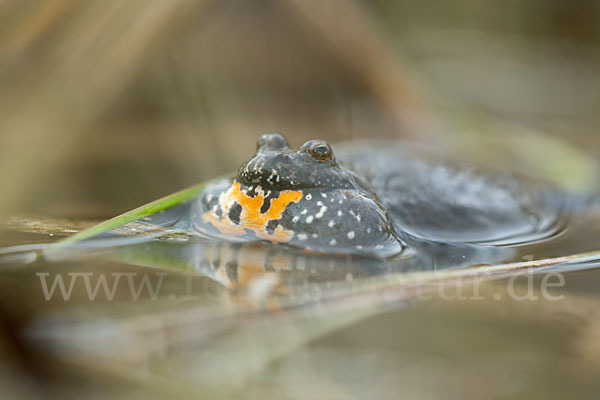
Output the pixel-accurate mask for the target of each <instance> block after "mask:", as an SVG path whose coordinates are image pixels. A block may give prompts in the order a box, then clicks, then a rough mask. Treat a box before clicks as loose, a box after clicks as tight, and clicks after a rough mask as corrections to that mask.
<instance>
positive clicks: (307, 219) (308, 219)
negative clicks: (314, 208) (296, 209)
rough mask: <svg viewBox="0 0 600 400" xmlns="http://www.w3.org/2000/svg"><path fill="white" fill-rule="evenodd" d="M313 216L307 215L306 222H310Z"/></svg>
mask: <svg viewBox="0 0 600 400" xmlns="http://www.w3.org/2000/svg"><path fill="white" fill-rule="evenodd" d="M313 219H314V217H313V216H312V215H309V216H308V217H306V223H307V224H310V223H311V222H313Z"/></svg>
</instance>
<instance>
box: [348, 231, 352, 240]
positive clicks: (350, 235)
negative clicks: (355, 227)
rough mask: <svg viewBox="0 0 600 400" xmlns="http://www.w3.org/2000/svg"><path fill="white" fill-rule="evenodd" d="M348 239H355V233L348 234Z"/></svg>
mask: <svg viewBox="0 0 600 400" xmlns="http://www.w3.org/2000/svg"><path fill="white" fill-rule="evenodd" d="M347 236H348V239H354V231H350V232H348V235H347Z"/></svg>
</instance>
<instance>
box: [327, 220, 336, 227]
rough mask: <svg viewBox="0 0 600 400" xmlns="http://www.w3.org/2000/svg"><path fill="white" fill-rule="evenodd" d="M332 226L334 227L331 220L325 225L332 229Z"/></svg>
mask: <svg viewBox="0 0 600 400" xmlns="http://www.w3.org/2000/svg"><path fill="white" fill-rule="evenodd" d="M334 225H335V222H334V221H333V220H330V221H329V223H328V224H327V226H328V227H330V228H333V226H334Z"/></svg>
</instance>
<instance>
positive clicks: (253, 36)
mask: <svg viewBox="0 0 600 400" xmlns="http://www.w3.org/2000/svg"><path fill="white" fill-rule="evenodd" d="M599 21H600V6H599V3H598V2H595V1H587V0H576V1H569V2H565V1H560V0H552V1H550V0H510V1H503V2H501V3H498V2H496V1H492V0H460V1H453V2H436V1H422V2H412V1H383V0H376V1H342V0H337V1H315V0H290V1H276V0H258V1H251V2H250V1H241V0H220V1H208V0H199V1H191V0H169V1H163V0H103V1H85V2H83V1H77V0H54V1H51V2H38V1H22V0H4V1H2V2H1V3H0V182H1V185H2V188H3V190H2V193H3V195H2V196H1V197H0V213H1V214H4V215H6V214H15V213H19V214H24V213H25V214H38V215H45V216H54V217H71V218H99V219H101V218H105V217H108V216H111V215H114V214H117V213H120V212H124V211H126V210H128V209H131V208H133V207H135V206H138V205H140V204H143V203H146V202H148V201H151V200H153V199H155V198H157V197H159V196H162V195H165V194H168V193H171V192H173V191H175V190H178V189H180V188H182V187H185V186H189V185H191V184H194V183H196V182H199V181H202V180H205V179H208V178H211V177H214V176H216V175H218V174H222V173H224V172H227V171H231V170H234V169H235V168H236V167H237V166H238V164H239V163H240V162H241V161H243V160H244V159H245V158H247V157H249V156H250V155H251V153H252V152H253V149H254V143H255V140H256V139H257V137H258V136H259V135H260V134H261V133H264V132H272V131H279V132H283V133H284V134H286V135H287V136H288V138H289V139H290V141H291V142H292V145H294V146H298V145H300V144H301V143H303V141H305V140H307V139H310V138H323V139H326V140H329V141H333V142H335V141H340V140H345V139H354V138H367V139H368V138H376V137H404V138H411V139H419V140H432V142H431V143H432V144H433V145H434V146H435V145H441V144H440V143H443V142H446V143H452V141H453V140H454V137H453V136H452V135H453V132H452V130H451V129H449V128H448V124H447V122H448V121H456V120H461V121H466V122H467V123H468V124H470V125H472V126H477V125H476V124H477V123H479V122H480V121H481V119H482V118H495V119H498V120H501V121H509V122H512V123H516V124H518V125H519V126H521V127H525V128H527V129H535V130H537V131H540V132H543V133H544V134H547V135H551V136H555V137H562V138H566V139H568V141H570V142H571V143H573V144H575V145H576V146H580V147H581V148H585V149H586V150H588V151H591V152H597V150H598V145H599V142H598V139H597V138H598V135H596V131H597V130H598V127H599V126H600V113H598V110H600V90H598V89H599V88H600V75H599V74H598V70H599V67H600V47H599V44H600V23H599ZM474 124H475V125H474ZM459 130H460V128H459ZM478 133H481V134H483V135H485V134H489V135H495V136H496V137H497V139H498V140H500V141H501V140H503V139H502V135H503V134H504V132H502V130H501V129H500V130H498V129H493V130H492V131H490V132H487V131H486V129H485V128H481V129H479V130H478ZM432 138H433V139H432Z"/></svg>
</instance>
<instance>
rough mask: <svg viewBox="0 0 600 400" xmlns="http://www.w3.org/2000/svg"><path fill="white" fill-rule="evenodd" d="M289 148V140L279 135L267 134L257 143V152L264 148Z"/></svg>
mask: <svg viewBox="0 0 600 400" xmlns="http://www.w3.org/2000/svg"><path fill="white" fill-rule="evenodd" d="M287 147H288V142H287V140H286V139H285V137H283V135H281V134H279V133H266V134H264V135H262V136H261V137H260V138H259V139H258V142H257V143H256V148H257V150H260V149H262V148H268V149H273V150H278V149H286V148H287Z"/></svg>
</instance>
